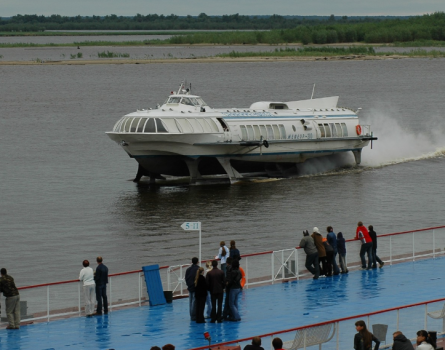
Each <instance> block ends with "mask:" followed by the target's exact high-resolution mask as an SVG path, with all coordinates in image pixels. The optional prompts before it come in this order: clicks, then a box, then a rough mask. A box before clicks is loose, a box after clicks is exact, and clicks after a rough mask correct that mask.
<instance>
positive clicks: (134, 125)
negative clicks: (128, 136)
mask: <svg viewBox="0 0 445 350" xmlns="http://www.w3.org/2000/svg"><path fill="white" fill-rule="evenodd" d="M139 121H140V118H134V119H133V122H132V123H131V126H130V132H136V128H137V126H138V124H139Z"/></svg>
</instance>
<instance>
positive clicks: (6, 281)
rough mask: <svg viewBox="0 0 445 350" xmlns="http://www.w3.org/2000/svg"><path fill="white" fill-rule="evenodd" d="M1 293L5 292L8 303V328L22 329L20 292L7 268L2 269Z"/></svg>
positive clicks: (0, 271) (0, 279)
mask: <svg viewBox="0 0 445 350" xmlns="http://www.w3.org/2000/svg"><path fill="white" fill-rule="evenodd" d="M0 274H1V276H2V277H1V278H0V293H3V296H4V297H5V304H6V317H7V319H8V323H9V325H8V326H7V327H6V329H20V294H19V291H18V289H17V287H16V286H15V283H14V278H12V277H11V276H9V275H8V272H7V271H6V269H5V268H2V269H1V270H0Z"/></svg>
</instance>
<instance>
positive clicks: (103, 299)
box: [94, 256, 108, 316]
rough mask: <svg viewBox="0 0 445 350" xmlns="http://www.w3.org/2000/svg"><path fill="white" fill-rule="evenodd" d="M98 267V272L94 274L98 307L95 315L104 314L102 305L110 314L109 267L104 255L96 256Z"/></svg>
mask: <svg viewBox="0 0 445 350" xmlns="http://www.w3.org/2000/svg"><path fill="white" fill-rule="evenodd" d="M96 261H97V267H96V274H95V275H94V282H96V300H97V309H96V313H95V314H94V315H95V316H100V315H102V305H103V313H104V314H108V298H107V284H108V267H106V266H105V265H104V264H103V263H102V261H103V259H102V257H101V256H98V257H97V258H96Z"/></svg>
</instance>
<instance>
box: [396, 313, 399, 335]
mask: <svg viewBox="0 0 445 350" xmlns="http://www.w3.org/2000/svg"><path fill="white" fill-rule="evenodd" d="M399 317H400V309H397V329H396V330H397V331H398V330H399Z"/></svg>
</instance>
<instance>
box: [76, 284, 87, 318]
mask: <svg viewBox="0 0 445 350" xmlns="http://www.w3.org/2000/svg"><path fill="white" fill-rule="evenodd" d="M77 292H78V294H79V316H80V315H81V314H82V310H81V306H80V282H79V283H77ZM86 312H87V310H85V313H86Z"/></svg>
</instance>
